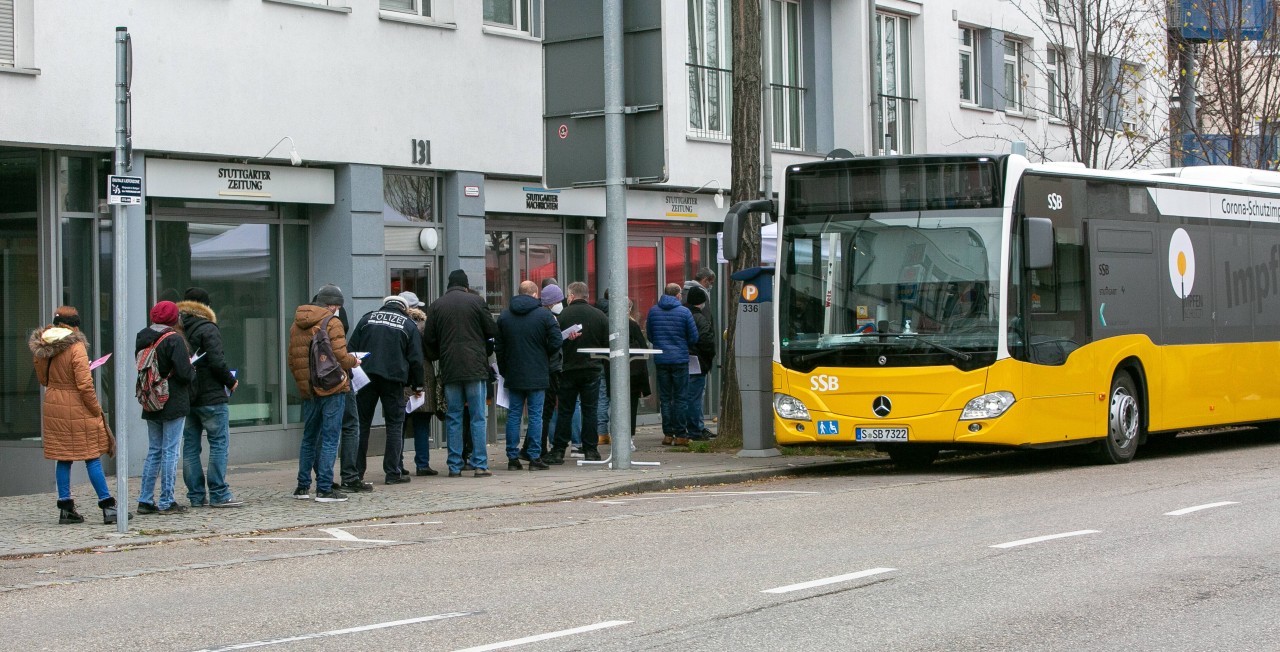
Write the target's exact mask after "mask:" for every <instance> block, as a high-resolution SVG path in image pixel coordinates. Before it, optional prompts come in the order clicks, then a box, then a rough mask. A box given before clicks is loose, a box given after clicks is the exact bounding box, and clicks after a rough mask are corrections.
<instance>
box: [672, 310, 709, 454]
mask: <svg viewBox="0 0 1280 652" xmlns="http://www.w3.org/2000/svg"><path fill="white" fill-rule="evenodd" d="M687 296H688V297H689V300H688V301H687V302H686V303H685V307H686V308H688V309H689V312H690V313H692V314H693V323H694V324H695V325H697V327H698V339H697V341H696V342H694V343H692V344H690V345H689V385H688V387H687V388H686V389H685V414H686V415H688V416H687V419H688V420H687V423H686V425H685V439H688V440H690V441H707V440H709V439H711V438H712V437H713V436H714V435H712V434H711V431H710V430H707V428H706V422H705V421H704V418H703V414H702V395H703V394H704V393H706V390H707V374H709V373H711V365H712V363H713V362H714V361H715V359H716V332H715V326H713V325H712V323H711V315H710V314H708V313H707V311H706V306H707V301H708V300H709V297H708V296H707V291H706V290H703V289H702V288H700V287H691V288H688V292H687ZM673 443H674V442H673Z"/></svg>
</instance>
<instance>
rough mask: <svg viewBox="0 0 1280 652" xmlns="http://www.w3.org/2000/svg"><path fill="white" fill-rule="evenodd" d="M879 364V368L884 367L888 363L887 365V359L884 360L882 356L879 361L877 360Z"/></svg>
mask: <svg viewBox="0 0 1280 652" xmlns="http://www.w3.org/2000/svg"><path fill="white" fill-rule="evenodd" d="M879 362H880V366H881V367H883V366H885V365H886V364H888V363H889V358H886V357H884V356H880V360H879Z"/></svg>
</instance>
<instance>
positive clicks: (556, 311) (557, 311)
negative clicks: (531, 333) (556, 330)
mask: <svg viewBox="0 0 1280 652" xmlns="http://www.w3.org/2000/svg"><path fill="white" fill-rule="evenodd" d="M561 310H564V304H563V303H557V304H555V305H554V306H551V312H552V313H553V314H556V315H558V314H560V311H561Z"/></svg>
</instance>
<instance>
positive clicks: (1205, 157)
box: [1171, 0, 1280, 170]
mask: <svg viewBox="0 0 1280 652" xmlns="http://www.w3.org/2000/svg"><path fill="white" fill-rule="evenodd" d="M1180 17H1181V18H1182V24H1181V25H1180V26H1179V27H1184V28H1189V29H1186V30H1179V31H1178V32H1177V33H1175V36H1176V38H1174V39H1171V43H1172V45H1171V47H1176V48H1179V49H1182V48H1191V49H1192V54H1193V56H1194V59H1195V61H1196V63H1197V65H1196V67H1195V69H1192V70H1179V73H1180V74H1183V75H1191V76H1192V79H1191V80H1190V82H1191V83H1192V84H1193V85H1194V86H1195V87H1196V89H1197V92H1196V105H1197V106H1196V107H1195V120H1194V121H1192V123H1191V124H1190V125H1188V126H1189V132H1190V133H1189V136H1188V138H1187V142H1185V143H1179V145H1180V146H1183V147H1185V149H1186V150H1187V151H1185V152H1183V154H1184V155H1185V156H1186V158H1187V160H1186V162H1192V161H1199V162H1208V163H1223V164H1230V165H1239V166H1243V167H1254V168H1264V169H1271V170H1274V169H1277V166H1278V165H1280V161H1278V160H1277V158H1280V156H1278V155H1277V146H1278V143H1277V139H1280V45H1278V44H1277V43H1276V41H1275V39H1276V38H1280V29H1278V28H1280V23H1278V22H1277V20H1280V19H1278V18H1277V11H1276V10H1275V8H1274V6H1271V5H1269V3H1268V2H1267V0H1201V1H1200V2H1197V3H1195V4H1194V5H1192V9H1191V10H1190V11H1183V12H1182V15H1181V16H1180ZM1184 34H1185V36H1184Z"/></svg>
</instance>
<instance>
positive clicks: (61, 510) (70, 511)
mask: <svg viewBox="0 0 1280 652" xmlns="http://www.w3.org/2000/svg"><path fill="white" fill-rule="evenodd" d="M112 502H114V501H112ZM74 523H84V517H83V516H81V515H80V514H79V513H77V512H76V501H74V500H70V499H68V500H59V501H58V524H59V525H72V524H74Z"/></svg>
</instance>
